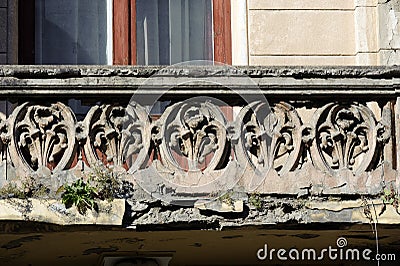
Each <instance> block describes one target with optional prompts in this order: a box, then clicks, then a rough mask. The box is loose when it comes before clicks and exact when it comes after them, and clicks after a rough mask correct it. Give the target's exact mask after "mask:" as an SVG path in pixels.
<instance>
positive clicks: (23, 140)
mask: <svg viewBox="0 0 400 266" xmlns="http://www.w3.org/2000/svg"><path fill="white" fill-rule="evenodd" d="M10 124H11V125H12V126H11V134H10V135H11V137H12V145H10V153H11V159H12V161H13V163H14V165H15V166H16V167H23V168H24V169H26V170H28V171H36V170H39V169H43V168H49V169H53V171H59V170H63V169H65V168H66V167H67V166H68V164H69V163H70V162H71V160H72V157H73V153H74V150H75V129H74V127H75V116H74V115H73V113H72V111H71V110H70V109H69V108H68V107H67V106H65V105H64V104H62V103H55V104H51V105H48V106H44V105H31V104H29V103H24V104H22V105H20V106H19V107H17V108H16V109H15V110H14V112H13V114H12V116H11V117H10Z"/></svg>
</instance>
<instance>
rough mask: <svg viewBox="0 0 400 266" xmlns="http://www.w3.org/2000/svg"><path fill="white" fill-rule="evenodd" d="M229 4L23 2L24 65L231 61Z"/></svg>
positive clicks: (210, 0)
mask: <svg viewBox="0 0 400 266" xmlns="http://www.w3.org/2000/svg"><path fill="white" fill-rule="evenodd" d="M230 38H231V37H230V0H85V1H79V0H36V1H35V0H20V1H19V62H20V63H22V64H113V63H114V64H120V65H124V64H140V65H169V64H175V63H178V62H183V61H188V60H199V59H203V60H215V61H219V62H224V63H228V64H230V63H231V40H230Z"/></svg>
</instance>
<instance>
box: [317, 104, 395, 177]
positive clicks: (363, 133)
mask: <svg viewBox="0 0 400 266" xmlns="http://www.w3.org/2000/svg"><path fill="white" fill-rule="evenodd" d="M313 121H314V125H313V127H314V129H315V138H314V141H313V144H312V145H311V147H310V151H311V156H312V159H313V162H314V164H315V166H316V167H318V168H319V169H320V170H323V171H327V172H328V173H330V174H331V175H335V173H337V172H338V171H340V170H342V169H348V170H350V171H351V172H352V173H353V174H354V175H359V174H361V173H363V172H364V171H367V170H369V169H370V166H371V165H372V164H373V163H374V162H373V160H374V159H375V157H376V154H377V153H378V150H377V148H378V146H379V144H382V143H384V142H385V141H386V140H387V139H388V137H389V135H388V134H387V133H385V132H384V131H385V129H384V127H383V125H382V124H380V123H377V122H376V120H375V116H374V114H373V113H372V111H371V110H370V109H369V108H368V107H367V106H365V105H362V104H358V103H352V104H346V105H344V104H336V103H330V104H327V105H325V106H324V107H322V108H321V109H319V110H318V111H317V112H316V113H315V116H314V119H313Z"/></svg>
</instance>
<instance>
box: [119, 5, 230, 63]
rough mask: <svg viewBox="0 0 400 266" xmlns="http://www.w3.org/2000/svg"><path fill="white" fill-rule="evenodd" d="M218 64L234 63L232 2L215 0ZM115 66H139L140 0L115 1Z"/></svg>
mask: <svg viewBox="0 0 400 266" xmlns="http://www.w3.org/2000/svg"><path fill="white" fill-rule="evenodd" d="M213 32H214V49H213V50H214V61H215V62H221V63H225V64H229V65H231V64H232V41H231V0H213ZM113 51H114V52H113V64H114V65H136V0H114V1H113Z"/></svg>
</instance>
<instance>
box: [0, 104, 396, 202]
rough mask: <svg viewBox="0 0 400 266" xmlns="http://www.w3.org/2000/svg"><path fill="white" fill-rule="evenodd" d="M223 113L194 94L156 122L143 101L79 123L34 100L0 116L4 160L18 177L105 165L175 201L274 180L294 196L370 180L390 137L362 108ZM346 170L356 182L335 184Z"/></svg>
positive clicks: (258, 107) (264, 107)
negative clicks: (299, 190)
mask: <svg viewBox="0 0 400 266" xmlns="http://www.w3.org/2000/svg"><path fill="white" fill-rule="evenodd" d="M220 107H221V103H219V102H218V101H214V99H211V98H209V99H208V98H205V97H201V99H200V98H199V99H197V98H193V99H191V100H190V101H189V100H187V101H182V102H178V103H175V104H173V105H171V106H169V107H168V108H167V109H166V110H165V112H164V113H163V114H162V115H161V117H160V118H159V120H157V121H154V122H150V119H149V116H148V114H147V111H146V110H145V108H144V107H142V106H140V105H139V104H136V103H131V104H130V105H129V106H128V107H124V106H119V105H111V104H103V105H96V106H93V107H92V108H91V109H90V110H89V112H88V113H87V115H86V117H85V119H84V120H83V121H80V122H77V121H76V119H75V116H74V114H73V112H72V110H71V109H70V108H69V107H67V106H66V105H64V104H63V103H53V104H47V105H46V104H43V105H35V104H32V103H28V102H27V103H23V104H21V105H20V106H18V107H17V108H16V109H15V110H14V111H13V112H12V114H11V115H10V116H9V117H8V118H7V119H6V117H5V115H2V114H0V140H1V141H0V145H1V151H2V154H3V161H5V157H8V156H9V158H7V159H8V161H9V162H11V163H12V166H13V167H14V168H15V169H16V170H15V171H16V172H18V174H17V176H18V175H21V174H22V173H25V174H26V175H28V174H30V173H38V172H40V171H42V172H43V171H44V172H45V173H48V174H50V173H51V174H52V173H55V172H58V173H60V172H66V171H69V170H71V169H72V168H73V167H74V162H76V161H77V160H81V159H82V160H84V161H86V163H87V165H88V169H87V170H90V168H91V167H94V165H96V164H97V163H98V162H99V161H101V162H102V163H103V164H105V165H112V166H113V169H114V171H123V172H124V173H125V174H124V175H122V176H123V178H127V179H129V181H132V182H136V183H137V184H139V185H140V186H142V187H144V189H145V190H147V191H148V192H149V193H151V194H152V195H165V194H168V195H170V200H171V201H174V200H181V199H182V198H187V197H190V195H196V197H197V198H198V197H200V198H201V197H203V198H207V197H208V196H209V195H215V194H216V193H217V194H218V191H219V190H220V188H221V187H223V188H224V189H227V190H229V189H232V188H233V187H234V186H235V185H237V184H238V183H240V182H242V183H240V185H242V186H243V187H244V188H245V189H246V190H248V191H255V190H257V188H258V187H260V185H261V184H262V183H263V182H264V183H268V184H264V185H263V187H262V190H261V192H262V191H266V193H274V192H275V191H278V192H279V191H280V192H287V193H289V192H290V193H295V192H293V191H295V190H293V191H287V190H285V188H287V187H290V186H297V184H300V183H301V184H305V185H306V186H309V185H310V184H322V185H321V186H324V184H323V182H325V181H326V182H328V183H329V184H333V185H332V187H334V186H336V184H339V185H341V184H350V183H349V180H350V179H354V180H358V179H357V178H359V180H361V179H362V180H364V181H363V182H364V183H366V181H368V178H369V177H368V175H369V173H370V172H373V171H374V170H375V169H376V168H377V165H378V163H379V162H378V161H379V160H381V159H382V157H381V156H380V155H381V154H382V153H381V152H382V147H383V146H384V145H385V143H386V142H387V140H388V139H389V136H390V132H388V130H389V129H388V127H387V126H383V124H381V122H377V121H376V119H375V116H374V114H373V112H372V111H371V110H370V109H369V108H368V107H367V106H366V105H363V104H360V103H349V104H339V103H329V104H327V105H325V106H323V107H322V108H319V109H316V111H315V113H314V115H313V117H312V119H310V122H309V121H307V122H308V124H307V125H306V124H305V123H303V121H302V119H301V117H300V115H299V113H298V112H297V111H296V109H295V108H294V107H293V106H292V105H290V104H289V103H286V102H278V103H275V104H274V105H272V106H271V107H270V106H269V105H268V104H267V103H262V102H252V103H250V104H248V105H246V106H244V107H243V108H242V109H241V111H240V112H239V114H238V115H237V117H236V119H235V121H228V120H227V119H226V118H225V116H224V113H223V112H222V111H221V110H222V109H221V108H220ZM7 151H8V152H7ZM307 158H309V159H311V160H308V161H307ZM386 160H387V159H386ZM305 162H306V163H305ZM83 170H86V169H83ZM343 170H345V171H347V172H349V173H350V175H351V176H349V177H346V178H347V179H346V180H344V179H343V182H342V181H340V182H339V181H338V182H333V181H332V180H334V179H335V178H337V177H338V176H339V175H340V174H342V173H343ZM71 173H72V172H71ZM325 177H326V178H325ZM361 177H362V178H361ZM324 178H325V179H324ZM349 178H350V179H349ZM374 178H375V179H376V180H378V178H380V177H378V175H377V177H374ZM375 179H374V180H375ZM60 180H61V179H60ZM63 180H64V179H63ZM321 180H325V181H321ZM374 182H375V181H374ZM281 184H285V185H284V186H281ZM354 184H355V185H354V186H355V187H356V186H358V184H356V183H354ZM329 186H330V185H329ZM268 187H271V190H268ZM364 187H366V186H364ZM363 189H364V188H363ZM283 190H285V191H283ZM326 191H329V190H326ZM347 192H348V191H347Z"/></svg>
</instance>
